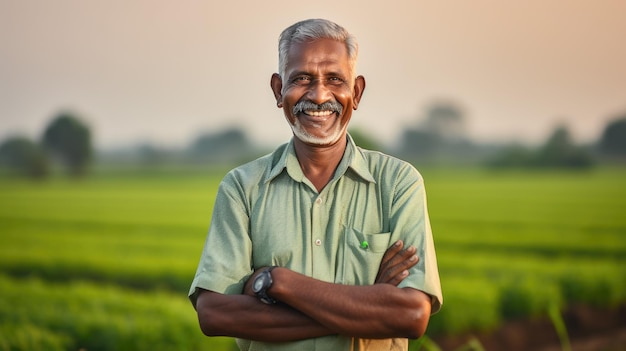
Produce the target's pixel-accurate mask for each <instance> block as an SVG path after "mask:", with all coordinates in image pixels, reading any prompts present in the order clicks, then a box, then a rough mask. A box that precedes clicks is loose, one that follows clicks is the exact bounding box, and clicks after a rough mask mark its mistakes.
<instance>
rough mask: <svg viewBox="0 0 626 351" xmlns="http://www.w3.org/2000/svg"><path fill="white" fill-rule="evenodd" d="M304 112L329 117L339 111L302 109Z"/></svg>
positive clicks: (314, 115)
mask: <svg viewBox="0 0 626 351" xmlns="http://www.w3.org/2000/svg"><path fill="white" fill-rule="evenodd" d="M302 113H304V114H305V115H307V116H310V117H328V116H331V115H334V114H335V113H337V111H332V110H322V111H320V110H304V111H302Z"/></svg>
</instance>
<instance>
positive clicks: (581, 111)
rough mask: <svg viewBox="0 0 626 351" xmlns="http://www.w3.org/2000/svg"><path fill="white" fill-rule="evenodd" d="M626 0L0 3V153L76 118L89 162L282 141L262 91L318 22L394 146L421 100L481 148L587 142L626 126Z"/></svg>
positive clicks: (277, 115)
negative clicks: (448, 109) (289, 30)
mask: <svg viewBox="0 0 626 351" xmlns="http://www.w3.org/2000/svg"><path fill="white" fill-rule="evenodd" d="M625 14H626V1H625V0H598V1H591V0H587V1H576V0H572V1H568V0H528V1H512V0H511V1H503V0H475V1H462V0H458V1H450V0H432V1H419V0H405V1H371V2H370V1H363V0H359V1H339V0H336V1H315V2H294V1H283V0H281V1H271V0H268V1H220V2H213V1H192V0H183V1H165V0H141V1H131V0H113V1H111V0H92V1H84V0H55V1H49V0H0V140H2V139H4V138H5V137H7V136H9V135H15V134H22V135H26V136H29V137H32V138H39V136H40V135H41V133H42V131H43V129H44V127H45V125H46V123H47V122H48V121H49V120H50V119H51V118H52V117H53V116H54V115H55V114H56V113H57V112H58V111H60V110H63V109H70V110H73V111H76V112H77V113H78V114H80V116H82V117H83V118H84V120H85V121H86V122H87V123H88V124H89V125H90V126H91V127H92V129H93V132H94V137H95V142H96V145H97V146H98V147H101V148H112V147H119V146H127V145H133V144H135V143H137V142H154V143H158V144H163V145H170V146H184V145H186V144H187V143H189V142H190V141H191V140H192V139H193V138H194V137H196V136H197V135H198V134H200V133H202V132H210V131H216V130H218V129H220V128H223V127H225V126H241V127H245V128H246V129H247V131H248V133H249V135H250V136H251V137H252V138H253V139H254V140H255V141H257V142H262V143H265V144H269V145H277V144H279V143H282V142H284V141H286V140H287V139H288V138H289V137H290V135H291V132H290V129H289V127H288V126H287V124H286V122H285V120H284V117H283V114H282V111H281V110H279V109H277V108H276V104H275V101H274V98H273V95H272V93H271V90H270V88H269V80H270V76H271V74H272V73H274V72H275V71H276V66H277V48H276V46H277V38H278V35H279V33H280V32H281V31H282V29H283V28H285V27H287V26H288V25H291V24H292V23H294V22H296V21H298V20H301V19H306V18H312V17H323V18H328V19H330V20H333V21H336V22H337V23H339V24H341V25H343V26H344V27H346V28H347V29H348V30H349V31H351V32H352V33H353V34H354V35H355V36H356V37H357V39H358V40H359V44H360V57H359V63H358V67H357V70H358V73H360V74H362V75H364V76H365V79H366V81H367V88H366V90H365V95H364V97H363V100H362V102H361V105H360V106H359V110H358V111H356V112H355V114H353V119H352V122H351V123H352V125H353V126H358V127H360V128H361V129H364V130H365V131H366V132H369V133H371V134H372V135H373V136H375V137H376V138H377V139H379V141H381V142H383V143H386V144H388V145H389V144H393V142H394V140H397V139H398V137H399V135H400V133H401V131H402V129H403V128H406V127H411V126H416V125H417V123H418V122H419V121H420V119H421V117H422V116H423V114H424V110H425V109H426V107H427V106H428V105H429V104H430V103H432V102H433V101H439V100H445V101H453V102H455V103H457V104H458V105H459V106H461V107H462V108H463V109H464V112H465V117H466V121H467V124H468V126H467V127H468V133H469V135H470V137H472V138H473V139H475V140H482V141H500V142H501V141H530V142H537V141H542V140H544V139H545V138H546V137H547V135H548V134H549V133H550V132H551V131H552V129H553V128H554V127H555V126H556V125H558V124H560V123H565V124H566V125H568V126H569V127H570V129H571V131H572V133H573V134H574V136H575V137H576V138H577V139H578V140H580V141H590V140H595V139H597V138H598V137H599V136H600V134H601V132H602V129H603V127H604V125H605V124H606V122H607V121H609V120H610V119H612V118H614V117H615V116H616V115H617V114H618V113H623V112H625V111H626V21H625V20H624V15H625Z"/></svg>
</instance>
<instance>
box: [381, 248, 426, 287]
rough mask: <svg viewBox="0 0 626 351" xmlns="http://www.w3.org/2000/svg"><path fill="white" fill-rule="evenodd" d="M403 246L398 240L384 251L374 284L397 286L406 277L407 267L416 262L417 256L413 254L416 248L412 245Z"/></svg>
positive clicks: (407, 273)
mask: <svg viewBox="0 0 626 351" xmlns="http://www.w3.org/2000/svg"><path fill="white" fill-rule="evenodd" d="M403 247H404V243H403V242H402V240H398V241H396V242H395V243H394V244H393V245H392V246H391V247H390V248H388V249H387V251H385V255H384V256H383V259H382V261H381V262H380V267H379V268H378V274H377V275H376V281H375V282H374V284H391V285H395V286H398V284H400V282H401V281H403V280H404V278H406V277H408V275H409V269H410V268H411V267H413V266H415V265H416V264H417V262H418V261H419V258H418V257H417V256H416V255H415V252H416V251H417V250H416V249H415V247H414V246H409V247H408V248H407V249H405V250H403Z"/></svg>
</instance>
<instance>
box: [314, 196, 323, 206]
mask: <svg viewBox="0 0 626 351" xmlns="http://www.w3.org/2000/svg"><path fill="white" fill-rule="evenodd" d="M322 201H324V200H322V197H321V196H320V197H318V198H317V200H315V203H316V204H318V205H319V204H321V203H322Z"/></svg>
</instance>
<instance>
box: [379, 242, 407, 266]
mask: <svg viewBox="0 0 626 351" xmlns="http://www.w3.org/2000/svg"><path fill="white" fill-rule="evenodd" d="M402 247H404V243H403V242H402V240H398V241H396V242H395V243H394V244H393V245H391V247H389V248H388V249H387V251H385V254H384V255H383V259H382V260H381V262H380V265H381V266H382V265H385V264H387V262H389V260H391V259H392V258H393V257H394V256H395V255H396V254H397V253H398V252H400V251H401V250H402Z"/></svg>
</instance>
